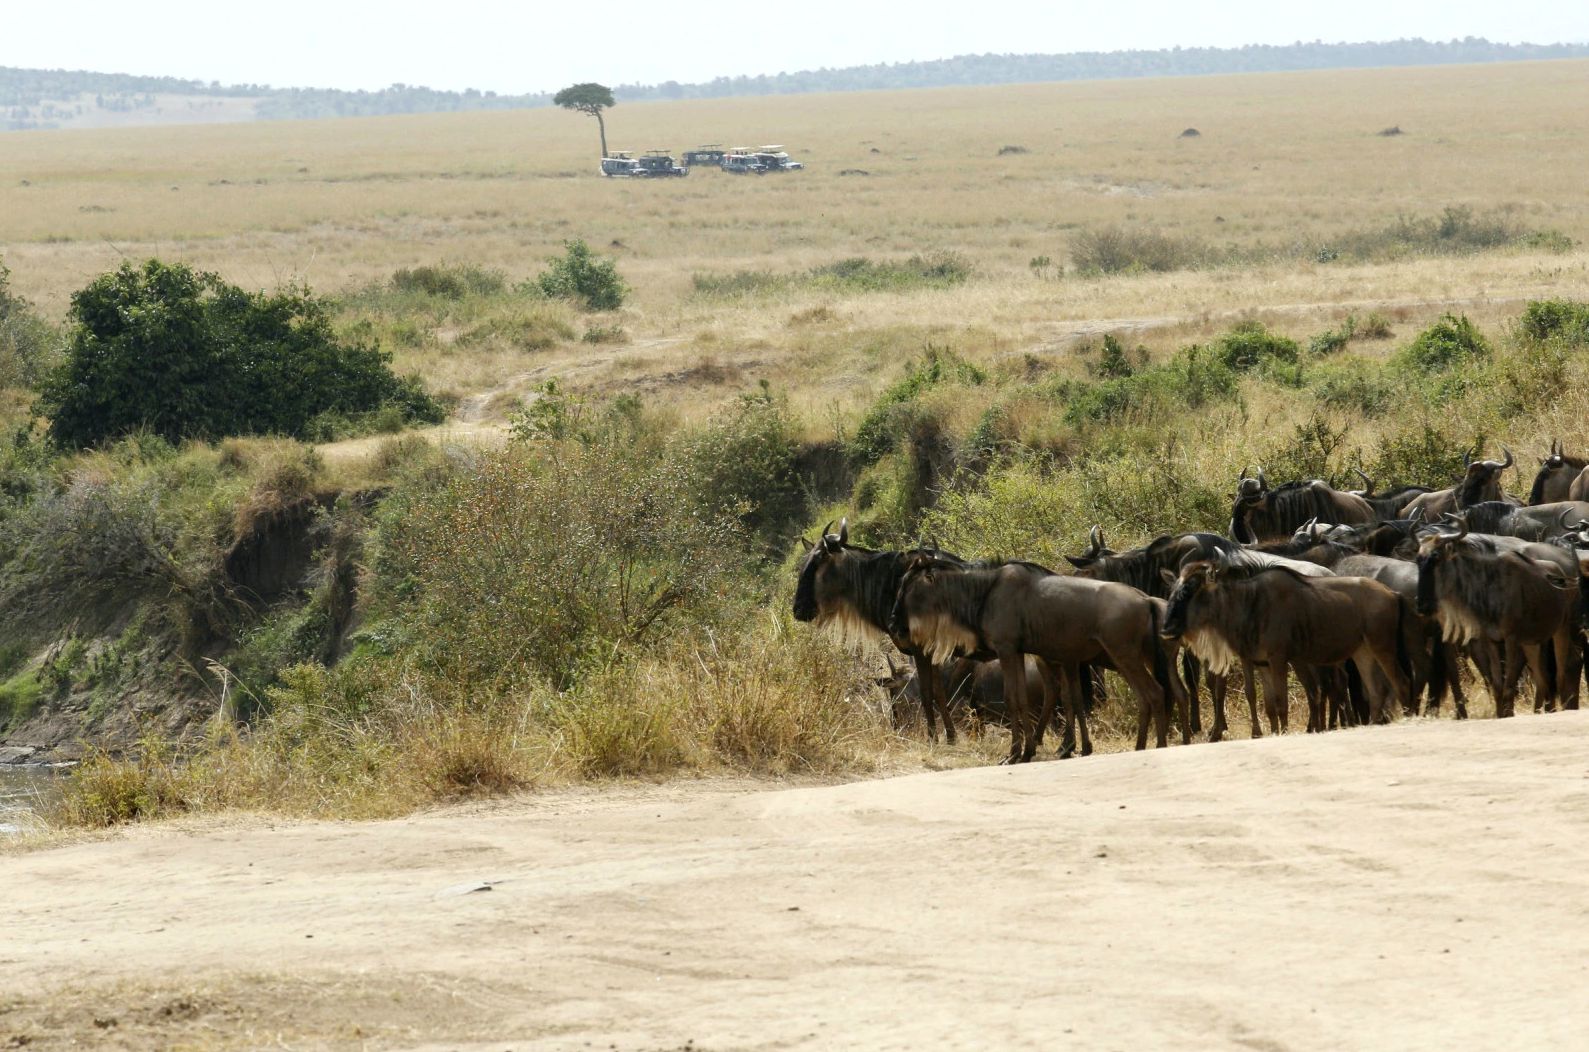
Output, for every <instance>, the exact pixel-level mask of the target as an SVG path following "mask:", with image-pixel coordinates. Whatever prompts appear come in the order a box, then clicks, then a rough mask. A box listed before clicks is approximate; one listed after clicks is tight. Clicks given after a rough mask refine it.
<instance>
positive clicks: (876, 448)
mask: <svg viewBox="0 0 1589 1052" xmlns="http://www.w3.org/2000/svg"><path fill="white" fill-rule="evenodd" d="M987 379H988V374H987V373H986V372H984V371H983V370H982V369H980V368H978V367H977V366H975V365H973V364H971V363H970V362H968V361H966V360H965V359H964V358H962V357H960V356H959V355H958V354H956V353H954V352H953V351H951V350H948V349H947V348H940V347H934V346H932V345H931V344H929V345H928V346H927V349H926V351H925V352H924V353H923V354H922V356H921V359H920V360H919V361H916V362H913V363H912V364H911V365H910V366H909V367H908V368H907V369H906V371H905V375H904V376H903V377H901V378H900V379H899V380H897V381H895V382H894V384H893V385H892V386H890V387H889V388H888V389H887V390H885V391H884V392H883V393H882V394H881V395H880V396H879V397H878V399H877V401H875V402H873V403H872V407H871V408H870V409H868V410H867V411H866V415H865V416H864V417H863V418H862V419H861V423H860V425H859V426H858V427H857V428H856V429H855V437H854V438H853V439H852V440H851V442H850V456H851V458H852V459H853V460H854V461H855V462H856V463H858V464H873V463H876V462H877V461H878V460H879V459H880V458H882V456H883V455H884V454H886V453H887V452H889V451H890V450H892V449H894V448H895V446H896V444H897V443H898V442H899V440H900V437H901V436H902V435H903V434H905V432H906V431H907V430H909V428H908V422H909V419H910V418H911V417H912V416H913V415H914V414H913V411H912V409H911V408H910V404H911V403H912V402H914V401H915V400H916V399H917V398H919V397H920V396H921V395H922V394H924V393H925V392H927V391H931V390H934V389H935V388H938V387H942V386H948V385H955V384H958V385H961V386H967V387H975V386H980V385H981V384H984V383H986V382H987Z"/></svg>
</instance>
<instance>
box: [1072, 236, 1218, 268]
mask: <svg viewBox="0 0 1589 1052" xmlns="http://www.w3.org/2000/svg"><path fill="white" fill-rule="evenodd" d="M1228 256H1229V253H1228V252H1220V251H1218V250H1216V249H1215V248H1214V247H1213V246H1212V245H1210V244H1208V243H1207V242H1205V241H1202V240H1200V239H1197V238H1193V237H1178V236H1176V235H1174V234H1167V233H1164V232H1163V231H1161V230H1150V229H1138V228H1130V227H1123V226H1104V227H1096V228H1093V229H1091V230H1083V231H1081V232H1080V233H1078V234H1077V235H1076V237H1075V240H1074V241H1072V243H1071V246H1070V261H1071V263H1072V264H1073V265H1074V266H1075V267H1076V269H1077V270H1079V271H1081V272H1082V273H1083V274H1134V273H1150V272H1151V273H1163V272H1166V271H1172V270H1192V269H1195V268H1197V267H1206V266H1211V265H1213V264H1216V263H1220V262H1224V261H1225V259H1226V258H1227V257H1228Z"/></svg>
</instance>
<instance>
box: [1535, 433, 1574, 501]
mask: <svg viewBox="0 0 1589 1052" xmlns="http://www.w3.org/2000/svg"><path fill="white" fill-rule="evenodd" d="M1584 465H1585V462H1584V459H1583V458H1582V457H1569V456H1568V455H1567V454H1566V451H1565V450H1564V449H1563V448H1562V444H1561V439H1559V438H1557V439H1552V440H1551V443H1550V455H1549V456H1544V457H1540V458H1539V471H1538V473H1537V474H1535V475H1534V485H1533V488H1532V489H1530V490H1529V492H1528V503H1530V504H1554V503H1556V502H1557V501H1563V500H1566V499H1567V498H1568V494H1569V492H1570V491H1571V489H1572V483H1573V479H1575V478H1577V477H1578V473H1579V472H1581V471H1582V470H1583V469H1584Z"/></svg>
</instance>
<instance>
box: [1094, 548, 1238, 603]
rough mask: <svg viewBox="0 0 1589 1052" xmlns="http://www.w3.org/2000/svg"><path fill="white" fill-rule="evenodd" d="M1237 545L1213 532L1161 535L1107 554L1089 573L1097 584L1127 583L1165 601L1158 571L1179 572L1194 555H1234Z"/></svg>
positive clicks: (1164, 586) (1161, 576)
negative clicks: (1140, 545) (1224, 553)
mask: <svg viewBox="0 0 1589 1052" xmlns="http://www.w3.org/2000/svg"><path fill="white" fill-rule="evenodd" d="M1239 550H1240V548H1239V546H1238V545H1236V544H1234V543H1232V542H1231V541H1230V540H1229V539H1228V538H1225V537H1221V536H1219V535H1218V534H1214V533H1181V534H1163V535H1161V536H1158V537H1155V538H1153V540H1151V541H1149V542H1148V543H1147V544H1146V545H1144V546H1143V547H1141V548H1133V549H1132V550H1131V551H1129V552H1121V553H1120V554H1119V555H1110V556H1105V557H1103V558H1100V559H1099V560H1097V561H1096V562H1094V563H1093V564H1092V565H1091V566H1090V567H1088V570H1089V571H1090V572H1091V574H1092V576H1093V577H1095V578H1096V579H1097V580H1100V581H1113V582H1114V583H1116V584H1128V585H1130V586H1131V587H1132V588H1135V589H1136V590H1137V591H1139V592H1144V593H1146V594H1147V595H1151V596H1154V597H1155V598H1158V599H1168V598H1169V597H1170V589H1169V588H1168V587H1167V586H1166V585H1165V583H1164V577H1163V575H1162V573H1161V572H1160V571H1163V570H1168V571H1169V572H1170V573H1172V574H1178V573H1180V572H1181V564H1182V563H1184V562H1186V560H1187V558H1188V557H1189V556H1191V555H1193V554H1195V555H1196V557H1198V558H1208V557H1209V556H1212V555H1213V554H1214V553H1215V552H1229V553H1235V552H1237V551H1239Z"/></svg>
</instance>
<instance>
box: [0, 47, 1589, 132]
mask: <svg viewBox="0 0 1589 1052" xmlns="http://www.w3.org/2000/svg"><path fill="white" fill-rule="evenodd" d="M1586 57H1589V45H1586V44H1496V43H1492V42H1490V41H1488V40H1485V39H1483V38H1480V37H1467V38H1465V39H1462V40H1448V41H1428V40H1420V39H1413V40H1392V41H1387V42H1382V43H1356V44H1349V43H1339V44H1326V43H1322V42H1319V41H1314V42H1313V43H1300V42H1299V43H1295V44H1284V45H1268V44H1252V45H1248V46H1246V47H1239V48H1172V49H1169V50H1161V51H1082V52H1074V53H1071V54H1064V55H991V54H990V55H960V56H957V57H955V58H947V59H935V60H933V61H930V62H901V63H893V64H881V65H875V66H851V67H847V68H844V69H817V70H804V71H802V72H798V73H775V74H762V75H760V76H754V77H750V76H739V77H717V78H716V79H714V80H709V81H705V82H702V83H698V84H680V83H677V82H676V81H666V82H664V83H661V84H623V85H619V86H618V87H617V88H615V89H614V90H615V93H616V94H617V96H618V98H619V99H620V100H624V101H645V100H653V99H705V98H724V97H727V96H735V95H789V94H799V93H803V92H813V91H873V90H885V89H897V88H936V87H949V86H953V85H976V84H1023V83H1042V82H1046V81H1060V80H1110V79H1118V78H1124V77H1177V76H1201V75H1208V74H1216V73H1276V72H1284V71H1289V70H1315V69H1348V68H1371V67H1384V66H1431V65H1445V64H1455V63H1473V62H1519V61H1527V60H1535V59H1562V58H1586ZM550 104H551V95H550V94H549V93H544V92H543V93H537V94H530V95H498V94H497V93H495V92H491V91H476V90H474V89H472V88H471V89H468V90H465V91H436V90H433V89H431V88H425V87H416V86H413V85H408V84H393V85H392V86H391V87H389V88H382V89H381V90H379V91H339V90H335V89H331V88H272V87H269V86H268V85H263V84H234V85H230V86H223V85H222V84H220V83H219V82H216V81H211V82H209V83H206V82H204V81H198V80H180V79H177V78H174V77H136V76H130V75H127V74H121V73H88V72H73V71H65V70H37V69H15V68H10V67H3V66H0V129H4V130H7V131H15V130H19V129H33V128H68V127H103V126H107V125H117V124H123V125H125V124H177V123H200V122H216V121H242V120H301V119H313V118H322V117H371V116H380V115H383V114H394V113H446V112H453V111H461V110H504V109H524V108H528V107H533V106H547V105H550Z"/></svg>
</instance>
